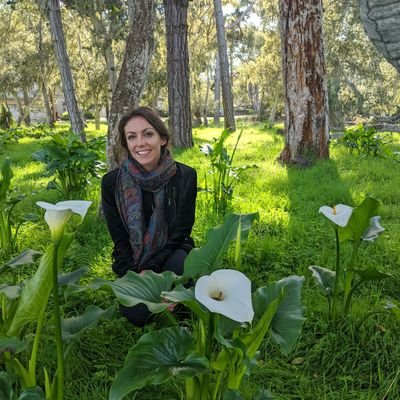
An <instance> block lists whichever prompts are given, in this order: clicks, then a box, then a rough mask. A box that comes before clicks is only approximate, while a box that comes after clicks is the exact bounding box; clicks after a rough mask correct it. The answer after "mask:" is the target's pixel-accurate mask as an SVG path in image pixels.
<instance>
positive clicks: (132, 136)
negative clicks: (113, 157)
mask: <svg viewBox="0 0 400 400" xmlns="http://www.w3.org/2000/svg"><path fill="white" fill-rule="evenodd" d="M135 137H136V136H135V135H129V136H128V137H127V139H128V140H133V139H135Z"/></svg>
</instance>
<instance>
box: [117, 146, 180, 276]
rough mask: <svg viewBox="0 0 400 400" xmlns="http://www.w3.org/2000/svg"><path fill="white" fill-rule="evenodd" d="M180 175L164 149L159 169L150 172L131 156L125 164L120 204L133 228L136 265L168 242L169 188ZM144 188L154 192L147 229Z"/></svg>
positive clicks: (141, 264) (122, 211)
mask: <svg viewBox="0 0 400 400" xmlns="http://www.w3.org/2000/svg"><path fill="white" fill-rule="evenodd" d="M175 174H176V164H175V161H174V160H173V159H172V157H171V155H170V154H169V151H168V150H167V149H163V151H162V152H161V157H160V161H159V164H158V166H157V169H156V170H155V171H152V172H148V171H146V170H145V169H144V168H143V167H142V166H141V165H140V164H139V163H138V162H137V161H136V160H134V159H133V158H132V157H131V156H130V157H129V158H128V159H127V160H126V161H125V162H124V163H123V164H122V166H121V173H120V174H119V180H118V183H117V190H116V192H117V196H116V197H117V205H118V208H119V211H120V214H121V216H122V217H123V220H124V221H125V223H126V226H127V227H128V231H129V242H130V244H131V247H132V250H133V261H134V265H135V266H137V267H138V268H139V270H140V268H141V267H144V266H145V265H146V261H147V260H149V259H150V258H151V257H152V255H153V254H155V253H156V252H157V251H158V250H160V249H162V248H163V247H164V246H165V243H166V242H167V235H168V226H167V221H166V216H165V201H164V199H165V187H166V184H167V183H168V182H169V180H170V179H171V178H172V177H173V176H174V175H175ZM142 190H145V191H148V192H152V193H153V196H154V208H153V213H152V215H151V217H150V221H149V223H148V226H147V228H146V221H145V218H144V213H143V199H142Z"/></svg>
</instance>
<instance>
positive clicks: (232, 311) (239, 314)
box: [194, 269, 254, 322]
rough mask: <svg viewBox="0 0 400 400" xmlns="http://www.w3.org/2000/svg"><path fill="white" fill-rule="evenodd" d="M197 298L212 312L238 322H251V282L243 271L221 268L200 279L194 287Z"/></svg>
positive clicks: (252, 312) (252, 314) (252, 313)
mask: <svg viewBox="0 0 400 400" xmlns="http://www.w3.org/2000/svg"><path fill="white" fill-rule="evenodd" d="M194 295H195V298H196V300H197V301H198V302H199V303H201V304H202V305H203V306H205V307H206V308H208V309H209V310H210V311H211V312H214V313H217V314H222V315H224V316H225V317H228V318H230V319H232V320H234V321H237V322H251V321H252V320H253V316H254V311H253V305H252V303H251V282H250V280H249V279H248V278H247V276H246V275H244V274H243V273H241V272H239V271H236V270H233V269H220V270H217V271H214V272H213V273H211V275H205V276H202V277H201V278H199V279H198V281H197V282H196V286H195V288H194Z"/></svg>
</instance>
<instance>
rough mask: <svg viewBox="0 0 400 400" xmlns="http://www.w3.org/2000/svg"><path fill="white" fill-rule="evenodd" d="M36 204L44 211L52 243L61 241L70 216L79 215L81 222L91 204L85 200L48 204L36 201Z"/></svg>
mask: <svg viewBox="0 0 400 400" xmlns="http://www.w3.org/2000/svg"><path fill="white" fill-rule="evenodd" d="M36 204H37V205H38V206H39V207H42V208H44V209H45V210H46V212H45V214H44V219H45V221H46V222H47V225H48V226H49V228H50V232H51V238H52V240H53V241H58V240H60V239H61V237H62V235H63V233H64V228H65V225H66V224H67V222H68V221H69V219H70V218H71V216H72V214H78V215H80V216H81V218H82V220H83V218H84V217H85V215H86V213H87V210H88V208H89V207H90V205H91V204H92V202H91V201H86V200H67V201H60V202H58V203H56V204H50V203H46V202H44V201H38V202H37V203H36Z"/></svg>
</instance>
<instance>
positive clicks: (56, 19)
mask: <svg viewBox="0 0 400 400" xmlns="http://www.w3.org/2000/svg"><path fill="white" fill-rule="evenodd" d="M46 11H47V15H48V18H49V22H50V32H51V37H52V39H53V44H54V51H55V54H56V58H57V63H58V68H59V70H60V75H61V82H62V87H63V92H64V98H65V105H66V106H67V110H68V114H69V118H70V121H71V129H72V131H73V132H74V133H76V134H77V135H80V137H81V140H82V142H85V141H86V135H85V131H84V124H83V120H82V116H81V113H80V111H79V107H78V103H77V101H76V96H75V87H74V80H73V78H72V72H71V65H70V61H69V57H68V53H67V48H66V45H65V38H64V31H63V26H62V19H61V12H60V1H59V0H48V1H47V7H46Z"/></svg>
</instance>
